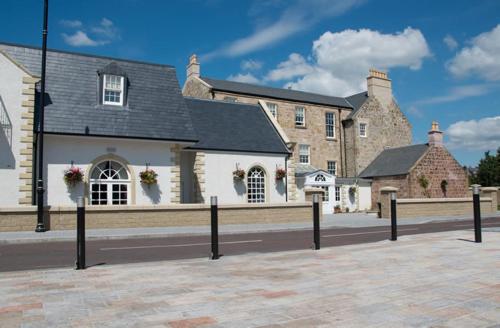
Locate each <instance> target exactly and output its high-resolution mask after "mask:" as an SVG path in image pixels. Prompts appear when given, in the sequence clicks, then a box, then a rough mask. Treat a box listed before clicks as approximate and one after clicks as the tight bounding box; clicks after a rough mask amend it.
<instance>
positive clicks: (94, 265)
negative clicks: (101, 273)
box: [85, 262, 106, 269]
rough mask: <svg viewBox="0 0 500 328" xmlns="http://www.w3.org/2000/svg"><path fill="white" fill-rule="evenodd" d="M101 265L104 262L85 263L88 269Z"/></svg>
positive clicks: (104, 263)
mask: <svg viewBox="0 0 500 328" xmlns="http://www.w3.org/2000/svg"><path fill="white" fill-rule="evenodd" d="M101 265H106V262H100V263H95V264H91V265H87V266H85V269H90V268H93V267H97V266H101Z"/></svg>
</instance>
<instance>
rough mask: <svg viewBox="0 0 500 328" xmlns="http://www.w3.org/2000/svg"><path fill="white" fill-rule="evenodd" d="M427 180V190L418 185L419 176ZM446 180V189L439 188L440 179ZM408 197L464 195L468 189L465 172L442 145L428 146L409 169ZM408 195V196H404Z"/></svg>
mask: <svg viewBox="0 0 500 328" xmlns="http://www.w3.org/2000/svg"><path fill="white" fill-rule="evenodd" d="M421 176H425V177H426V179H427V180H428V181H429V187H428V189H427V192H426V191H425V190H424V189H423V188H422V187H421V186H420V183H419V177H421ZM443 180H446V181H447V182H448V185H447V187H446V191H445V192H444V191H443V190H442V189H441V181H443ZM409 188H410V189H409V194H405V196H402V197H408V198H424V197H430V198H442V197H455V198H456V197H466V196H467V191H468V178H467V173H466V171H465V170H464V169H463V167H462V166H461V165H460V164H459V163H458V162H457V161H456V160H455V158H454V157H453V156H452V155H451V154H450V153H449V152H448V150H446V148H444V147H440V146H433V147H430V148H429V150H428V151H427V153H426V154H425V155H424V156H423V157H422V158H421V159H420V161H419V162H418V163H417V164H416V165H415V166H414V167H413V168H412V169H411V171H410V174H409ZM406 195H408V196H406Z"/></svg>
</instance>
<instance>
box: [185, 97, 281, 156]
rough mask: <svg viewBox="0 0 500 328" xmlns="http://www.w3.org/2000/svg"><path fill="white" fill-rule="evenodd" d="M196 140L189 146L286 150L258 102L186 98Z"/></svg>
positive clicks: (251, 150)
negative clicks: (197, 138) (254, 103)
mask: <svg viewBox="0 0 500 328" xmlns="http://www.w3.org/2000/svg"><path fill="white" fill-rule="evenodd" d="M185 102H186V105H187V107H188V108H189V112H190V113H191V117H192V120H193V125H194V128H195V131H196V134H197V135H198V137H199V141H198V142H197V143H196V144H194V145H193V146H191V147H189V148H191V149H206V150H224V151H229V150H230V151H244V152H261V153H277V154H288V153H289V151H288V148H287V147H286V145H285V144H284V142H283V140H282V139H281V137H280V136H279V134H278V132H277V131H276V129H275V128H274V126H273V125H272V123H271V122H270V120H269V119H268V118H267V116H266V114H265V113H264V111H263V110H262V108H261V107H260V106H256V105H249V104H241V103H232V102H223V101H215V100H206V99H196V98H189V97H186V98H185Z"/></svg>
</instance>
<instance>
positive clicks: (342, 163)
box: [339, 108, 345, 177]
mask: <svg viewBox="0 0 500 328" xmlns="http://www.w3.org/2000/svg"><path fill="white" fill-rule="evenodd" d="M339 122H340V125H339V144H340V176H342V177H343V176H344V160H343V158H344V156H342V152H343V150H342V131H343V130H344V123H342V108H339ZM344 149H345V145H344Z"/></svg>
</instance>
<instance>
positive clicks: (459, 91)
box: [416, 84, 493, 105]
mask: <svg viewBox="0 0 500 328" xmlns="http://www.w3.org/2000/svg"><path fill="white" fill-rule="evenodd" d="M492 88H493V85H489V84H472V85H463V86H459V87H454V88H452V89H450V90H449V91H448V93H447V94H446V95H444V96H437V97H431V98H427V99H422V100H419V101H417V102H416V104H420V105H430V104H441V103H447V102H453V101H458V100H462V99H465V98H469V97H477V96H482V95H484V94H487V93H489V92H490V91H491V90H492Z"/></svg>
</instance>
